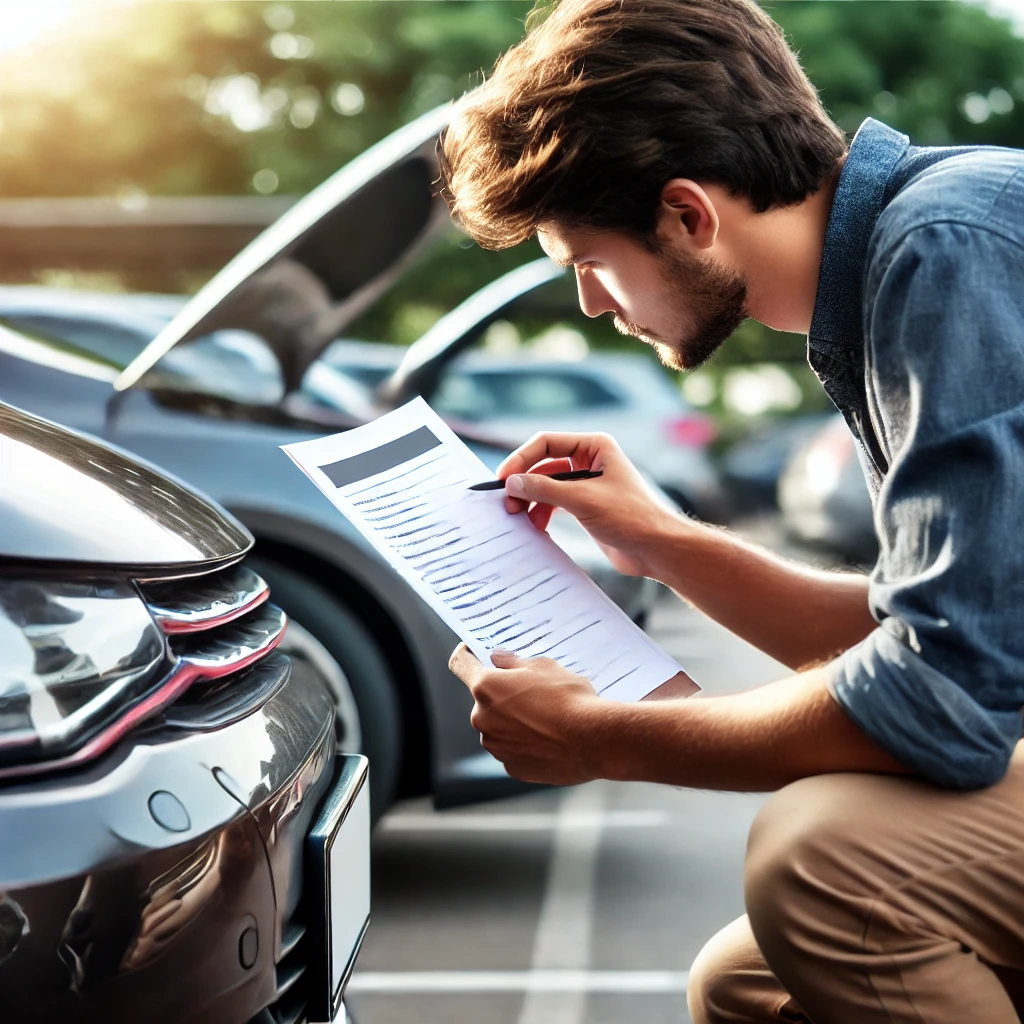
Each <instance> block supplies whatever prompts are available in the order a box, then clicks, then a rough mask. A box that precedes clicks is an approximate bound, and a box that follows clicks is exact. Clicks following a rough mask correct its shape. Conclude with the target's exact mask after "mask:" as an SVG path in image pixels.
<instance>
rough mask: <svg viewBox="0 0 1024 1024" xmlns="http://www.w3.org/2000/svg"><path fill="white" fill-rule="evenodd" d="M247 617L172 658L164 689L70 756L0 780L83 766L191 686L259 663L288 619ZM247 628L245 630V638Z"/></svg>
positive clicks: (276, 614)
mask: <svg viewBox="0 0 1024 1024" xmlns="http://www.w3.org/2000/svg"><path fill="white" fill-rule="evenodd" d="M251 614H252V618H253V620H254V621H251V622H249V623H246V622H244V621H237V622H235V623H231V624H229V625H227V626H223V627H221V628H220V629H219V630H216V631H213V632H212V633H207V634H205V637H206V639H207V644H206V646H205V649H204V648H203V647H202V646H201V645H197V647H196V649H194V650H192V651H184V652H180V653H179V652H176V653H178V658H177V661H176V663H175V666H174V668H173V669H172V671H171V674H170V675H169V676H168V677H167V679H166V680H165V681H164V682H163V684H161V685H160V686H159V687H158V688H157V689H155V690H153V691H152V692H151V693H150V694H148V695H147V696H146V697H145V698H144V699H143V700H141V701H139V703H138V704H136V705H135V706H134V707H133V708H131V709H130V710H129V711H127V712H126V713H125V714H124V715H123V716H122V717H121V718H119V719H118V720H117V721H115V722H112V723H111V724H110V725H109V726H107V728H106V729H104V730H103V731H102V732H100V733H99V734H98V735H97V736H94V737H93V738H92V739H91V740H90V741H89V742H88V743H86V744H85V745H84V746H82V747H80V748H79V749H78V750H76V751H75V752H74V753H73V754H69V755H68V756H67V757H62V758H58V759H56V760H52V761H44V762H41V763H37V764H25V765H14V766H12V767H10V768H2V769H0V779H11V778H22V777H24V776H27V775H38V774H41V773H43V772H53V771H59V770H61V769H67V768H77V767H79V766H81V765H83V764H86V763H87V762H89V761H92V760H94V759H95V758H97V757H99V756H100V754H102V753H104V752H105V751H107V750H109V749H110V748H111V747H112V746H113V745H114V744H115V743H117V742H118V740H120V739H123V738H124V737H125V736H126V735H127V734H128V733H129V732H131V730H132V729H134V728H135V727H136V726H138V725H139V724H140V723H142V722H144V721H146V720H147V719H149V718H152V717H153V716H154V715H156V714H158V713H159V712H160V711H162V710H163V709H164V708H166V707H168V705H170V704H172V703H173V702H174V701H176V700H177V699H178V698H179V697H180V696H181V695H182V694H183V693H184V692H185V691H186V690H187V689H188V688H189V687H190V686H191V685H192V684H193V683H195V682H198V681H200V680H203V679H218V678H220V677H222V676H226V675H229V674H230V673H232V672H241V671H242V670H243V669H246V668H248V667H249V666H250V665H252V664H254V663H255V662H257V661H259V660H260V659H261V658H263V657H265V656H266V655H267V654H269V653H270V652H271V651H272V650H274V648H275V647H277V645H278V644H279V643H280V642H281V640H282V639H283V637H284V631H285V628H286V627H287V625H288V618H287V616H286V615H285V613H284V612H283V611H281V609H280V608H277V607H275V606H274V605H267V606H265V607H263V608H260V609H257V610H256V611H255V612H253V613H251ZM246 625H248V626H249V627H250V628H249V631H248V633H247V632H246V629H245V626H246ZM225 634H226V635H225Z"/></svg>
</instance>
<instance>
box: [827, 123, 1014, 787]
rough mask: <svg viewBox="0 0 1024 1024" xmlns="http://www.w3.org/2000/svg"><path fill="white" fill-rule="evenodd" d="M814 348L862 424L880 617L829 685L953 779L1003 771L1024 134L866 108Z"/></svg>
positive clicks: (852, 708) (906, 758)
mask: <svg viewBox="0 0 1024 1024" xmlns="http://www.w3.org/2000/svg"><path fill="white" fill-rule="evenodd" d="M808 359H809V361H810V364H811V367H812V368H813V369H814V371H815V372H816V373H817V375H818V377H819V378H820V380H821V382H822V384H823V385H824V387H825V389H826V391H827V392H828V394H829V396H830V397H831V398H832V400H833V402H834V403H835V404H836V406H837V407H838V408H839V410H840V411H841V412H842V414H843V416H844V417H845V418H846V421H847V423H848V424H849V426H850V429H851V430H852V431H853V433H854V435H855V437H856V438H857V440H858V442H859V448H860V456H861V463H862V465H863V467H864V471H865V475H866V476H867V480H868V486H869V488H870V490H871V495H872V504H873V508H874V522H875V531H876V533H877V534H878V539H879V547H880V554H879V558H878V562H877V564H876V566H875V568H874V570H873V572H872V575H871V580H870V588H869V603H870V608H871V613H872V615H873V616H874V618H875V619H876V621H877V622H878V624H879V625H878V628H877V629H875V630H874V632H872V633H871V634H870V635H869V636H868V637H867V639H865V640H864V641H863V642H862V643H860V644H858V645H857V646H856V647H854V648H853V649H851V650H849V651H847V652H846V653H845V654H844V655H843V656H841V657H840V658H839V659H838V660H837V661H835V662H833V663H832V664H831V666H830V667H829V669H828V672H829V686H830V690H831V693H832V695H833V696H834V698H835V699H836V701H838V703H839V704H840V705H841V706H842V707H843V708H844V709H845V710H846V711H847V713H848V714H849V715H850V716H851V717H852V718H853V719H854V720H855V721H856V722H857V723H858V724H859V725H860V726H861V728H863V729H864V731H865V732H867V733H868V734H869V735H870V736H871V737H873V738H874V740H875V741H876V742H877V743H878V744H879V745H880V746H882V747H883V748H884V749H886V750H888V751H889V752H890V753H891V754H893V755H894V756H895V757H896V758H897V759H898V760H899V761H901V762H902V763H903V764H905V765H907V766H908V767H910V768H912V769H915V770H916V771H917V772H919V773H920V774H921V775H922V776H923V777H925V778H926V779H929V780H931V781H932V782H935V783H937V784H938V785H941V786H946V787H952V788H956V789H972V788H978V787H982V786H987V785H990V784H992V783H994V782H996V781H997V780H998V779H1000V778H1001V777H1002V775H1003V774H1004V772H1005V771H1006V768H1007V765H1008V763H1009V759H1010V755H1011V753H1012V751H1013V748H1014V745H1015V744H1016V742H1017V741H1018V740H1019V739H1020V737H1021V709H1022V707H1024V152H1018V151H1016V150H1010V149H997V148H988V147H976V148H956V149H952V148H950V149H946V148H941V149H940V148H922V147H916V146H911V145H910V144H909V141H908V139H907V138H906V137H905V136H903V135H900V134H899V133H897V132H895V131H893V130H892V129H890V128H887V127H886V126H885V125H883V124H880V123H878V122H877V121H873V120H868V121H865V122H864V124H863V125H862V126H861V128H860V131H859V132H858V133H857V136H856V138H855V139H854V141H853V144H852V146H851V149H850V154H849V156H848V157H847V160H846V163H845V165H844V167H843V170H842V174H841V176H840V180H839V183H838V186H837V190H836V195H835V200H834V203H833V207H832V212H831V216H830V219H829V224H828V229H827V233H826V236H825V246H824V252H823V255H822V262H821V271H820V276H819V281H818V292H817V296H816V301H815V307H814V316H813V319H812V323H811V331H810V334H809V336H808Z"/></svg>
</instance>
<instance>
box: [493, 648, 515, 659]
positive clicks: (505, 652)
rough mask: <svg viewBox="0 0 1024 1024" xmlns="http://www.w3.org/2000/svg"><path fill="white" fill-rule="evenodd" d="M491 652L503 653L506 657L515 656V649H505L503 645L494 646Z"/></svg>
mask: <svg viewBox="0 0 1024 1024" xmlns="http://www.w3.org/2000/svg"><path fill="white" fill-rule="evenodd" d="M491 654H503V655H504V656H505V657H506V658H514V657H515V656H516V652H515V651H510V650H507V649H506V648H504V647H495V648H494V650H493V651H491Z"/></svg>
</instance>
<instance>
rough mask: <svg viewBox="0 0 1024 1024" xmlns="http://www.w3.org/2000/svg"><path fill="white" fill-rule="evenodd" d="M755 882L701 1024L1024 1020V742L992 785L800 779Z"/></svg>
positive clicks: (715, 971) (782, 806)
mask: <svg viewBox="0 0 1024 1024" xmlns="http://www.w3.org/2000/svg"><path fill="white" fill-rule="evenodd" d="M745 887H746V904H747V912H748V919H749V924H747V920H748V919H741V920H740V921H739V922H736V923H735V924H734V925H732V926H730V928H728V929H726V930H725V932H723V933H721V935H720V936H718V937H716V939H714V940H712V942H711V943H709V945H708V947H707V948H706V949H705V950H704V952H702V953H701V956H700V957H699V958H698V961H697V963H696V964H695V965H694V972H693V975H692V978H693V991H692V993H691V1004H692V1008H691V1013H692V1014H693V1018H694V1021H696V1022H699V1024H704V1022H708V1024H711V1022H718V1021H726V1020H728V1021H790V1020H796V1021H802V1020H805V1019H810V1020H812V1021H814V1024H882V1022H884V1024H904V1022H911V1021H913V1022H915V1024H925V1022H927V1024H964V1022H966V1021H985V1022H986V1024H1018V1022H1019V1020H1020V1019H1021V1018H1019V1017H1018V1013H1017V1009H1015V1006H1014V1002H1015V998H1016V997H1015V995H1011V993H1014V992H1015V990H1017V989H1019V988H1020V986H1019V981H1020V978H1021V977H1022V975H1020V974H1019V973H1018V972H1020V971H1021V970H1022V969H1024V750H1022V749H1021V747H1018V751H1017V755H1016V756H1015V758H1014V761H1013V764H1012V765H1011V768H1010V771H1009V773H1008V774H1007V776H1006V778H1005V779H1004V780H1003V781H1002V782H1000V783H999V784H998V785H996V786H993V787H992V788H990V789H987V790H983V791H980V792H977V793H952V792H947V791H943V790H940V789H936V788H933V787H931V786H929V785H926V784H924V783H921V782H916V781H912V780H906V779H900V778H895V777H891V776H882V775H878V776H874V775H832V776H818V777H815V778H811V779H804V780H803V781H801V782H798V783H795V784H794V785H791V786H788V787H787V788H786V789H784V790H782V791H781V792H779V793H777V794H776V795H775V796H773V797H772V798H771V799H770V800H769V801H768V803H767V804H766V805H765V807H764V808H763V809H762V811H761V813H760V814H759V816H758V818H757V820H756V822H755V824H754V827H753V829H752V830H751V834H750V842H749V845H748V849H747V870H746V882H745ZM762 957H763V959H762ZM797 1006H799V1007H800V1008H802V1010H803V1011H804V1013H806V1018H805V1017H803V1016H802V1015H800V1011H799V1010H798V1009H797Z"/></svg>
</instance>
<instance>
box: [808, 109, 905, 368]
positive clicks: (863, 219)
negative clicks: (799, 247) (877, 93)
mask: <svg viewBox="0 0 1024 1024" xmlns="http://www.w3.org/2000/svg"><path fill="white" fill-rule="evenodd" d="M909 146H910V140H909V139H908V138H907V137H906V135H901V134H900V133H899V132H897V131H894V130H893V129H892V128H889V127H888V126H887V125H884V124H882V123H881V122H880V121H875V120H874V119H873V118H870V117H869V118H868V119H867V120H866V121H865V122H864V123H863V124H862V125H861V126H860V128H859V129H858V131H857V134H856V135H855V136H854V139H853V142H852V144H851V145H850V152H849V154H848V155H847V157H846V162H845V163H844V164H843V170H842V173H841V174H840V175H839V183H838V185H837V186H836V194H835V197H834V198H833V200H832V212H831V213H830V214H829V219H828V228H827V229H826V232H825V245H824V248H823V250H822V254H821V270H820V271H819V274H818V291H817V294H816V296H815V300H814V314H813V316H812V318H811V330H810V333H809V335H808V337H807V344H808V346H809V348H811V349H813V350H815V351H817V352H820V353H822V354H824V355H829V356H835V357H838V358H841V359H844V361H849V360H850V359H853V358H860V350H861V348H862V345H863V342H862V337H863V333H862V324H863V310H862V302H863V294H864V263H865V260H866V259H867V253H868V243H869V241H870V239H871V233H872V231H874V228H875V222H876V221H877V220H878V217H879V215H880V214H881V212H882V210H883V209H884V208H885V204H886V198H885V193H886V186H887V185H888V183H889V178H890V176H891V175H892V172H893V170H894V168H895V167H896V165H897V164H898V163H899V161H900V160H901V159H902V157H903V155H904V154H905V153H906V151H907V149H908V148H909Z"/></svg>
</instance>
